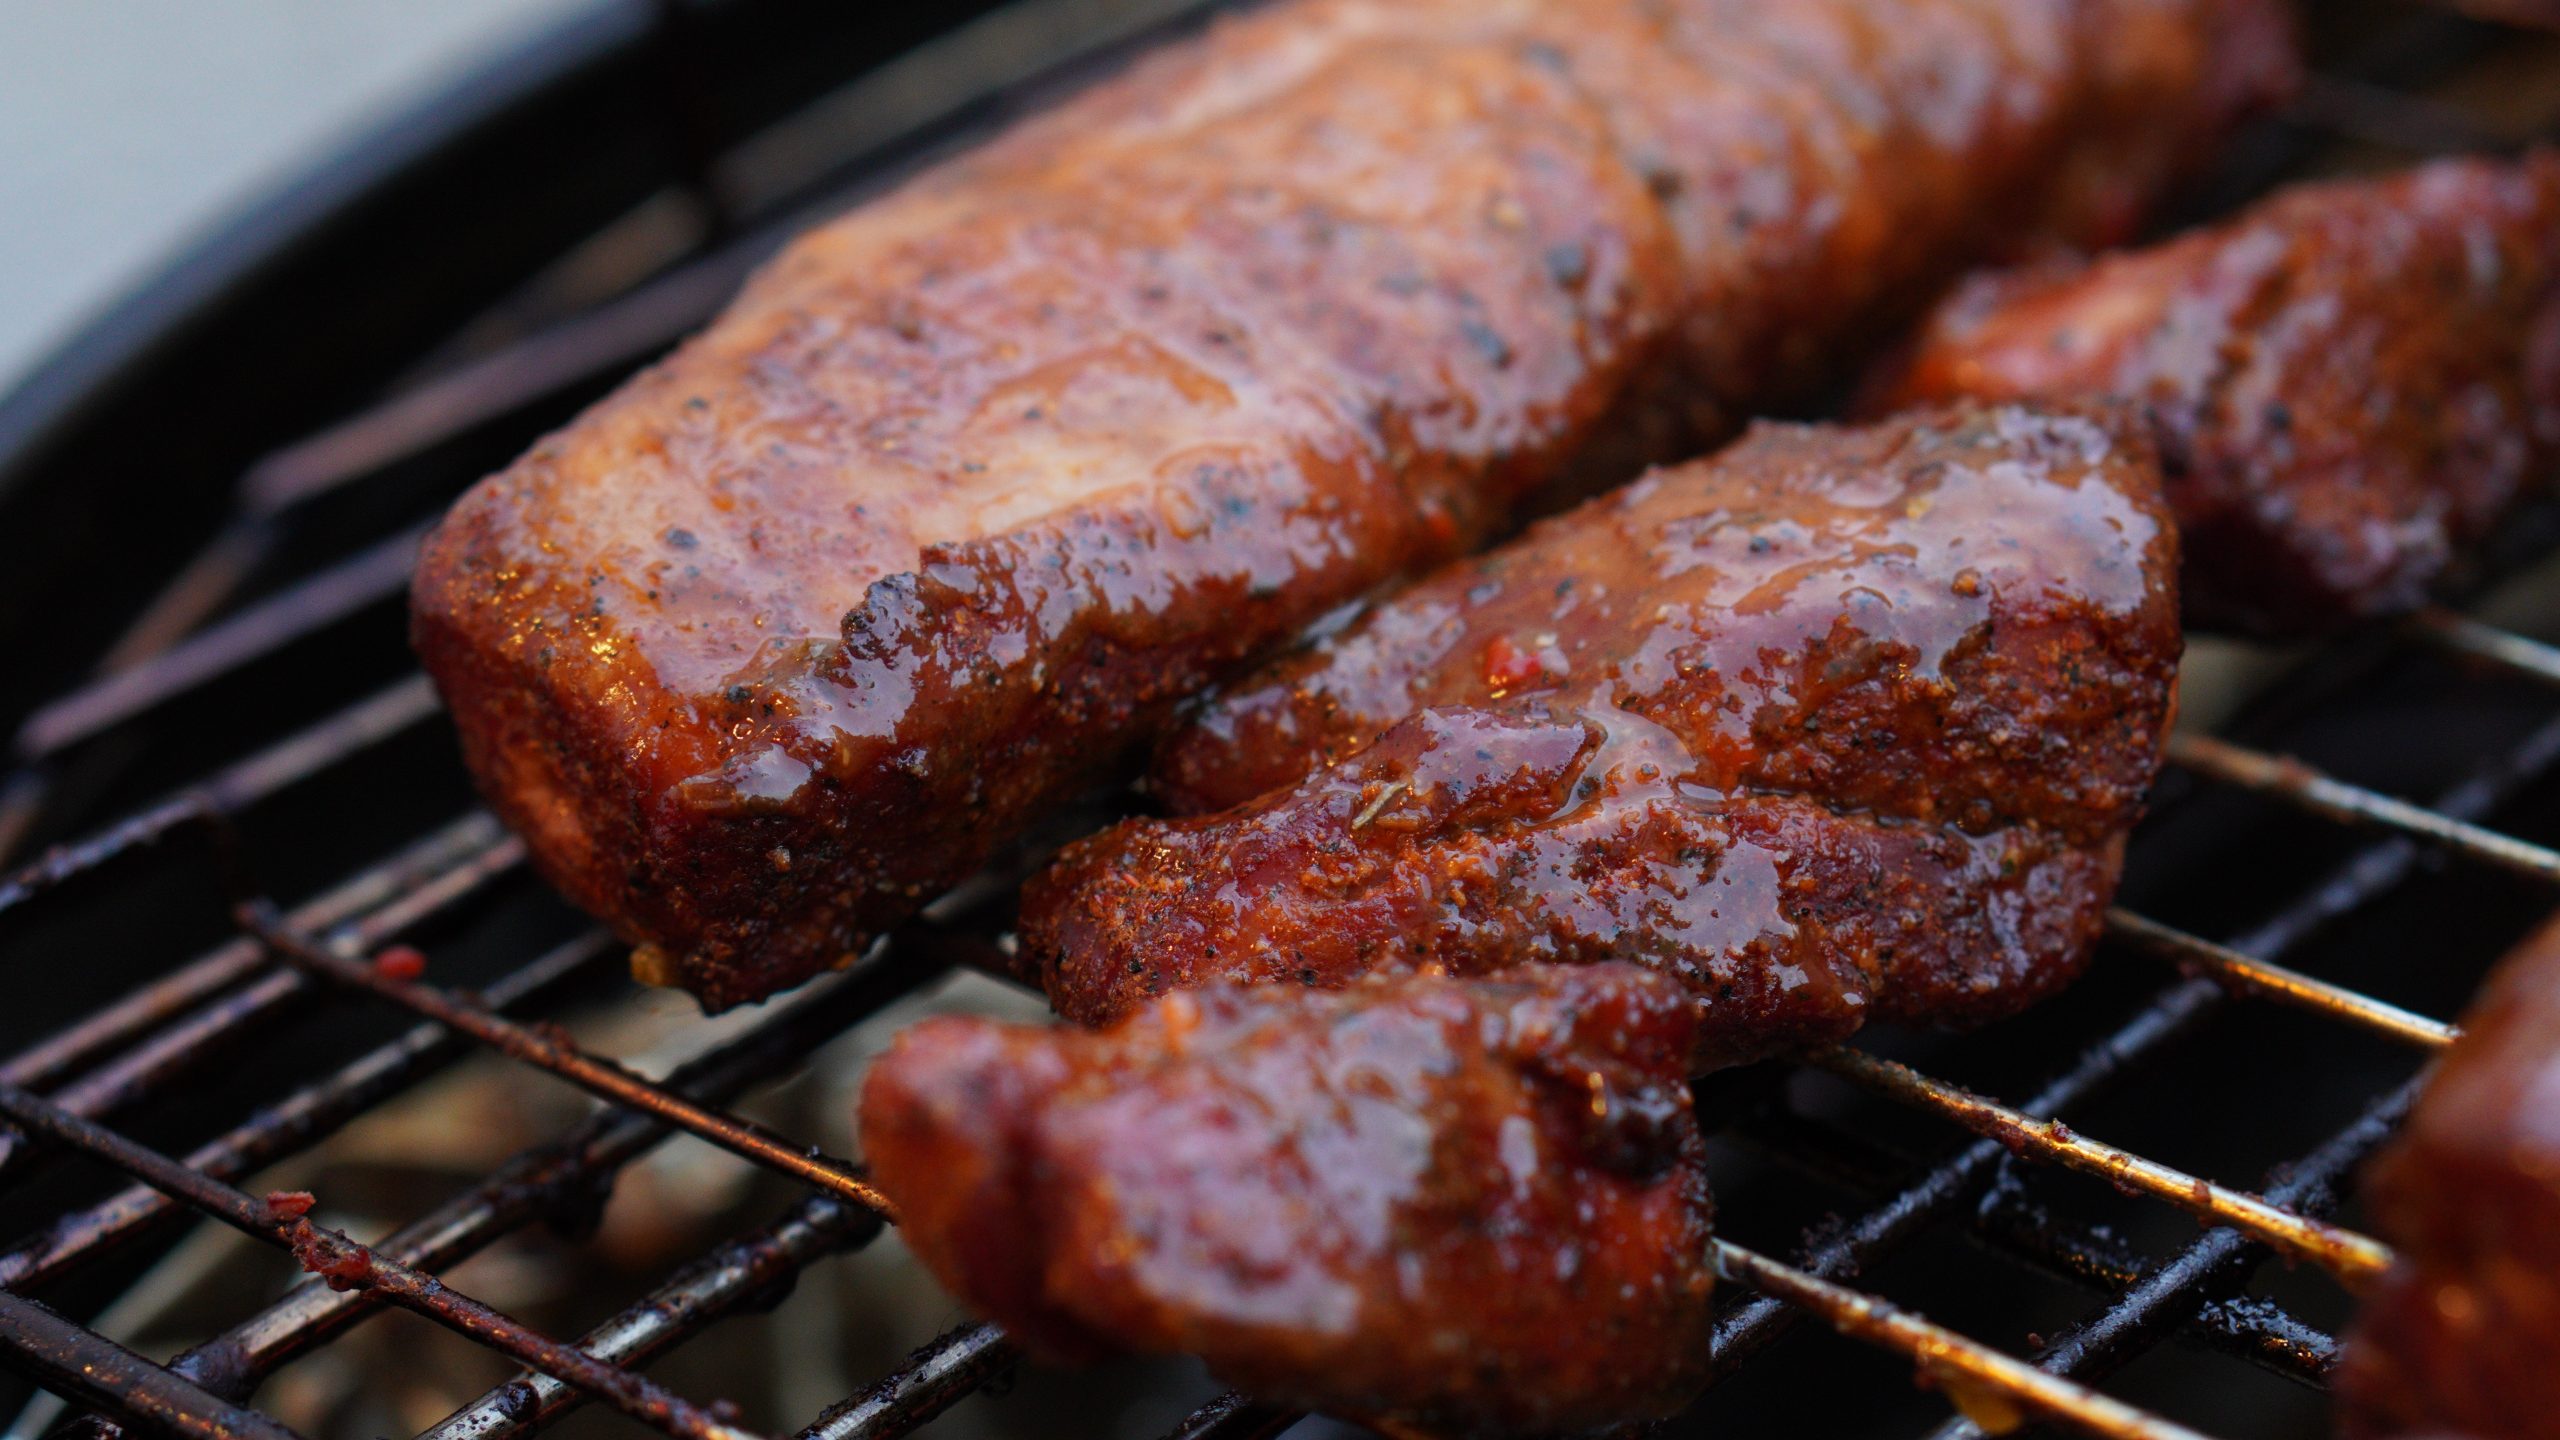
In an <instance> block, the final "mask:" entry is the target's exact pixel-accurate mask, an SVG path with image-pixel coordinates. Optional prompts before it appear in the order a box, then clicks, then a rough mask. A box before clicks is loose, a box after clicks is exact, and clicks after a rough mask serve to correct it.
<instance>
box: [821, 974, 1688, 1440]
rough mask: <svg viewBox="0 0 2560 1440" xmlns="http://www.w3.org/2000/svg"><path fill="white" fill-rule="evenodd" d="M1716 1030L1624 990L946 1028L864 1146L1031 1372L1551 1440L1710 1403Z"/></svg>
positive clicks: (1228, 1005) (923, 1050) (1429, 979)
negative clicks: (1697, 1061) (1042, 1359)
mask: <svg viewBox="0 0 2560 1440" xmlns="http://www.w3.org/2000/svg"><path fill="white" fill-rule="evenodd" d="M1695 1023H1696V1022H1695V1017H1694V1012H1693V1009H1692V1006H1691V1003H1690V1000H1689V997H1688V996H1687V995H1686V994H1685V993H1684V992H1682V991H1681V990H1680V989H1679V987H1677V986H1675V985H1672V984H1670V983H1668V982H1666V981H1664V980H1662V979H1660V978H1659V977H1657V976H1653V975H1650V974H1647V973H1645V972H1643V971H1640V970H1636V969H1633V968H1630V967H1626V966H1598V967H1589V968H1579V969H1561V968H1556V967H1533V968H1529V969H1524V970H1521V971H1517V972H1513V973H1511V974H1508V975H1501V976H1494V977H1488V978H1486V979H1481V980H1453V979H1449V978H1446V977H1441V976H1405V977H1398V978H1395V979H1392V980H1385V979H1382V980H1379V981H1373V982H1371V983H1368V984H1364V985H1359V986H1355V987H1353V988H1351V989H1348V990H1344V991H1340V992H1319V991H1308V990H1302V989H1299V988H1297V987H1295V986H1289V987H1262V988H1257V989H1241V988H1234V987H1225V986H1212V987H1208V988H1205V989H1202V990H1199V991H1196V992H1189V993H1185V994H1181V995H1173V996H1168V997H1165V998H1164V999H1162V1000H1160V1001H1158V1002H1156V1003H1155V1004H1153V1005H1151V1006H1148V1007H1146V1008H1144V1009H1141V1010H1139V1011H1137V1012H1136V1013H1134V1014H1133V1015H1131V1016H1130V1017H1129V1018H1128V1019H1127V1020H1126V1021H1125V1022H1124V1023H1122V1024H1121V1025H1119V1026H1118V1027H1116V1028H1114V1029H1111V1030H1108V1031H1103V1032H1098V1033H1097V1032H1086V1031H1076V1030H1062V1029H1054V1028H1047V1027H1027V1026H1018V1025H1003V1024H997V1023H994V1022H991V1021H985V1020H977V1019H956V1018H946V1019H939V1020H930V1021H927V1022H925V1023H923V1024H921V1025H918V1026H916V1027H914V1028H912V1029H910V1030H908V1031H907V1032H906V1033H904V1034H903V1035H901V1036H899V1037H898V1040H897V1042H896V1043H895V1044H894V1045H893V1046H892V1047H891V1048H890V1050H889V1051H888V1053H887V1054H885V1055H883V1056H882V1057H881V1059H880V1060H879V1062H878V1063H877V1065H876V1066H875V1067H874V1068H873V1070H872V1072H871V1074H870V1075H869V1077H867V1080H866V1083H865V1084H864V1087H863V1092H862V1139H863V1146H864V1150H865V1153H866V1155H867V1157H868V1159H869V1160H870V1163H871V1165H872V1167H873V1169H874V1171H875V1173H876V1175H877V1177H878V1181H879V1184H880V1185H881V1187H882V1188H883V1189H884V1190H885V1191H887V1193H888V1194H889V1196H890V1197H891V1199H892V1200H893V1201H894V1202H895V1203H896V1205H897V1207H898V1212H899V1217H900V1227H901V1233H902V1234H903V1235H904V1236H905V1238H906V1241H907V1243H908V1244H909V1245H910V1246H912V1247H913V1248H914V1250H915V1252H916V1253H917V1254H918V1255H919V1256H921V1257H922V1258H923V1259H924V1261H925V1263H926V1264H927V1265H928V1266H930V1267H931V1268H932V1270H933V1272H934V1273H935V1274H936V1275H937V1276H939V1277H940V1278H941V1279H942V1281H943V1283H944V1284H945V1285H947V1286H949V1287H950V1288H951V1289H952V1290H953V1291H954V1292H955V1293H956V1294H958V1295H959V1296H961V1297H962V1298H963V1299H964V1300H965V1301H967V1302H968V1303H969V1304H970V1305H971V1306H973V1307H974V1308H976V1309H977V1310H978V1311H980V1312H981V1313H982V1314H984V1315H986V1316H988V1317H990V1318H992V1319H995V1320H997V1321H999V1322H1001V1323H1002V1324H1003V1325H1004V1326H1005V1328H1006V1330H1007V1332H1008V1333H1010V1334H1011V1335H1012V1336H1013V1337H1014V1338H1016V1339H1018V1340H1020V1341H1022V1342H1023V1343H1025V1344H1027V1345H1029V1346H1030V1347H1032V1348H1033V1349H1034V1350H1036V1351H1039V1352H1042V1353H1044V1354H1047V1355H1050V1356H1053V1357H1057V1358H1064V1359H1089V1358H1094V1357H1097V1356H1100V1355H1104V1354H1108V1353H1113V1352H1117V1351H1129V1350H1134V1351H1142V1352H1155V1351H1181V1352H1189V1353H1194V1354H1197V1355H1199V1356H1201V1357H1202V1358H1204V1359H1205V1360H1207V1362H1208V1364H1209V1367H1210V1369H1211V1370H1213V1371H1215V1372H1216V1373H1217V1374H1218V1375H1219V1376H1220V1377H1221V1378H1223V1379H1225V1380H1227V1381H1229V1382H1231V1383H1233V1384H1235V1385H1237V1386H1239V1387H1241V1388H1243V1389H1245V1390H1247V1391H1249V1392H1250V1393H1252V1394H1254V1395H1257V1396H1260V1397H1264V1398H1267V1399H1272V1400H1278V1401H1283V1402H1286V1403H1290V1404H1296V1405H1304V1406H1309V1407H1313V1408H1319V1409H1323V1410H1327V1411H1331V1412H1333V1413H1335V1414H1340V1415H1349V1416H1355V1417H1361V1418H1369V1419H1377V1418H1384V1417H1388V1416H1394V1417H1398V1418H1403V1419H1407V1420H1412V1421H1418V1422H1420V1423H1423V1424H1426V1425H1432V1426H1447V1427H1450V1428H1453V1429H1456V1430H1459V1431H1462V1432H1481V1431H1498V1432H1510V1433H1524V1434H1554V1433H1558V1432H1561V1431H1563V1430H1567V1429H1571V1428H1577V1427H1584V1426H1596V1425H1601V1424H1604V1423H1615V1422H1618V1421H1625V1420H1634V1419H1642V1418H1647V1417H1651V1416H1656V1415H1661V1414H1665V1413H1668V1412H1669V1411H1671V1410H1672V1409H1675V1408H1677V1407H1678V1406H1679V1405H1680V1404H1681V1403H1682V1402H1683V1401H1684V1400H1686V1399H1687V1398H1688V1397H1689V1396H1690V1395H1691V1394H1692V1393H1693V1392H1694V1391H1696V1389H1697V1388H1698V1387H1699V1386H1700V1385H1702V1384H1703V1383H1704V1379H1705V1376H1704V1367H1705V1364H1706V1359H1707V1333H1708V1330H1709V1328H1710V1327H1709V1320H1710V1313H1709V1307H1708V1303H1707V1302H1708V1288H1709V1283H1710V1266H1711V1257H1710V1256H1709V1254H1708V1242H1709V1238H1710V1237H1709V1231H1708V1207H1707V1187H1706V1175H1705V1169H1704V1154H1703V1149H1702V1145H1701V1142H1700V1140H1699V1136H1698V1131H1697V1126H1696V1123H1695V1121H1694V1120H1693V1119H1692V1118H1691V1116H1690V1112H1689V1092H1688V1088H1687V1083H1686V1079H1685V1077H1686V1075H1687V1073H1688V1066H1689V1063H1690V1060H1691V1052H1692V1047H1693V1045H1694V1043H1695V1034H1694V1031H1695Z"/></svg>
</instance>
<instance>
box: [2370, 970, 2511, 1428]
mask: <svg viewBox="0 0 2560 1440" xmlns="http://www.w3.org/2000/svg"><path fill="white" fill-rule="evenodd" d="M2365 1202H2366V1206H2367V1209H2368V1210H2369V1211H2370V1213H2371V1215H2372V1220H2373V1225H2374V1228H2375V1229H2376V1230H2378V1231H2380V1232H2381V1234H2382V1236H2383V1238H2385V1239H2387V1240H2389V1241H2390V1242H2391V1243H2392V1244H2393V1245H2395V1246H2397V1247H2398V1248H2399V1251H2400V1263H2399V1264H2398V1265H2397V1266H2395V1267H2393V1269H2392V1270H2391V1271H2390V1273H2389V1274H2388V1275H2386V1276H2385V1277H2384V1279H2383V1282H2382V1284H2381V1285H2380V1286H2379V1287H2378V1288H2377V1289H2376V1290H2375V1291H2374V1293H2372V1294H2370V1295H2368V1296H2366V1297H2365V1301H2364V1307H2363V1311H2362V1313H2361V1314H2360V1316H2359V1317H2358V1320H2357V1324H2356V1331H2355V1333H2354V1335H2353V1336H2351V1337H2350V1338H2349V1340H2348V1343H2347V1347H2346V1354H2345V1358H2344V1360H2343V1362H2342V1363H2341V1365H2340V1368H2339V1371H2338V1377H2337V1384H2338V1393H2339V1399H2340V1402H2341V1413H2342V1415H2343V1417H2344V1420H2345V1424H2344V1426H2343V1429H2344V1430H2345V1432H2346V1433H2347V1434H2348V1435H2351V1436H2372V1437H2377V1440H2380V1437H2399V1436H2407V1435H2412V1434H2416V1433H2420V1432H2435V1431H2442V1432H2445V1433H2448V1434H2451V1433H2461V1434H2465V1435H2469V1436H2471V1437H2473V1440H2560V1371H2555V1370H2554V1369H2553V1368H2552V1359H2553V1357H2554V1356H2555V1355H2560V924H2554V925H2551V926H2547V927H2545V928H2544V929H2543V930H2542V931H2541V932H2540V933H2538V934H2536V935H2535V936H2533V937H2532V938H2531V939H2529V940H2527V941H2526V942H2525V943H2524V944H2523V945H2521V946H2519V947H2518V948H2517V950H2516V952H2515V953H2514V954H2512V955H2510V956H2509V957H2508V958H2507V959H2506V960H2505V961H2504V962H2502V963H2501V964H2500V965H2499V967H2498V970H2497V971H2496V973H2495V974H2493V975H2492V976H2491V977H2490V979H2489V983H2488V984H2487V986H2486V987H2485V988H2484V989H2483V990H2482V991H2481V994H2480V998H2479V999H2478V1000H2477V1001H2476V1002H2475V1003H2474V1004H2473V1005H2472V1007H2471V1011H2470V1013H2469V1014H2467V1015H2465V1016H2464V1017H2463V1018H2462V1038H2461V1039H2459V1040H2457V1041H2456V1042H2455V1043H2454V1045H2453V1048H2452V1049H2451V1050H2450V1051H2448V1052H2447V1053H2446V1055H2445V1057H2444V1059H2443V1060H2442V1061H2441V1062H2440V1063H2439V1064H2438V1065H2437V1067H2436V1072H2435V1074H2434V1076H2433V1077H2432V1078H2430V1079H2429V1080H2428V1081H2427V1083H2426V1087H2425V1089H2424V1090H2423V1091H2422V1092H2421V1093H2420V1094H2419V1097H2418V1104H2417V1108H2416V1109H2415V1110H2413V1111H2412V1112H2411V1113H2410V1116H2409V1121H2408V1124H2407V1126H2406V1127H2405V1128H2404V1129H2403V1130H2402V1132H2401V1134H2400V1136H2399V1137H2398V1138H2397V1139H2395V1140H2394V1141H2392V1143H2391V1145H2390V1147H2389V1148H2388V1149H2386V1150H2384V1151H2383V1153H2382V1154H2381V1155H2380V1156H2378V1157H2376V1159H2375V1161H2374V1164H2373V1166H2372V1168H2371V1170H2370V1172H2369V1173H2368V1174H2367V1175H2366V1177H2365Z"/></svg>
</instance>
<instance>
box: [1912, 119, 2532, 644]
mask: <svg viewBox="0 0 2560 1440" xmlns="http://www.w3.org/2000/svg"><path fill="white" fill-rule="evenodd" d="M1955 396H1973V397H1977V398H1982V399H1993V400H2000V399H2009V400H2015V399H2072V398H2086V397H2096V396H2114V397H2119V398H2121V399H2123V400H2125V401H2127V402H2129V403H2131V404H2133V405H2135V406H2137V407H2139V409H2140V410H2141V411H2142V413H2143V414H2144V415H2145V416H2146V417H2147V418H2148V419H2149V420H2150V422H2151V424H2152V426H2153V428H2154V429H2155V430H2156V431H2157V432H2158V439H2159V442H2160V449H2161V455H2162V458H2163V461H2164V463H2165V464H2166V466H2167V469H2168V476H2169V504H2170V506H2171V508H2172V509H2174V510H2175V511H2176V512H2177V516H2178V525H2179V528H2180V529H2181V530H2182V531H2183V532H2184V534H2185V537H2186V554H2187V576H2186V584H2185V590H2186V597H2187V615H2188V618H2189V619H2190V621H2192V622H2193V623H2195V624H2197V625H2201V626H2208V627H2215V628H2222V629H2230V630H2238V631H2243V632H2250V633H2258V634H2265V635H2277V636H2285V635H2298V634H2305V633H2312V632H2317V631H2321V630H2327V629H2334V628H2336V627H2338V626H2341V625H2344V624H2348V623H2351V622H2353V621H2357V620H2363V619H2369V618H2372V617H2375V616H2381V615H2390V614H2394V613H2397V612H2400V611H2404V610H2408V609H2410V608H2412V607H2414V606H2416V605H2417V604H2418V603H2419V602H2420V601H2422V600H2424V599H2425V598H2426V596H2427V594H2428V591H2429V589H2430V587H2431V586H2433V585H2435V584H2436V583H2437V582H2438V581H2439V579H2440V578H2441V577H2443V576H2444V574H2445V573H2446V571H2447V570H2448V568H2449V567H2451V566H2453V565H2454V564H2455V563H2456V562H2457V561H2458V560H2460V559H2461V558H2462V556H2463V554H2464V552H2465V550H2466V548H2467V547H2470V546H2472V545H2474V544H2476V543H2477V542H2478V541H2479V540H2480V539H2481V538H2482V537H2483V536H2485V535H2486V534H2488V532H2489V530H2490V528H2491V527H2492V526H2493V525H2494V524H2495V523H2496V521H2497V519H2498V517H2499V516H2500V515H2502V514H2504V513H2505V512H2506V510H2507V508H2508V507H2509V506H2510V505H2511V504H2513V503H2514V502H2515V500H2516V499H2517V497H2518V496H2519V495H2521V494H2523V493H2524V492H2525V491H2526V490H2527V489H2528V488H2530V487H2533V486H2537V485H2540V484H2543V483H2545V482H2546V481H2547V480H2548V479H2549V477H2550V474H2551V470H2552V466H2553V464H2554V462H2555V461H2560V153H2553V152H2548V151H2546V152H2542V153H2538V154H2534V155H2531V156H2528V157H2526V158H2525V159H2523V160H2520V161H2513V162H2506V161H2493V160H2470V159H2464V160H2446V161H2440V162H2438V163H2435V164H2431V165H2427V166H2423V167H2421V168H2419V169H2416V170H2411V171H2408V172H2405V173H2402V174H2396V175H2390V176H2385V177H2381V178H2376V179H2358V180H2344V181H2331V182H2327V183H2322V184H2312V185H2301V186H2296V187H2294V188H2292V189H2290V190H2286V191H2283V192H2281V193H2279V194H2277V195H2276V196H2274V197H2273V198H2271V199H2268V200H2266V201H2263V202H2261V203H2260V204H2258V205H2256V206H2255V207H2253V208H2251V209H2250V210H2248V211H2246V212H2244V213H2243V214H2241V215H2240V216H2239V217H2238V218H2236V219H2234V220H2231V221H2230V222H2228V223H2226V224H2223V225H2219V226H2216V227H2213V228H2211V229H2207V230H2202V231H2198V232H2196V233H2194V234H2191V235H2186V236H2183V237H2180V238H2178V239H2174V240H2171V241H2169V242H2167V243H2166V244H2163V245H2159V246H2156V247H2154V248H2151V249H2148V250H2137V251H2132V252H2128V253H2123V254H2116V255H2109V256H2106V257H2103V258H2101V259H2098V260H2095V261H2091V262H2088V263H2086V264H2078V265H2065V266H2060V267H2054V268H2046V269H2040V270H2033V271H2027V272H2022V273H2012V274H1995V275H1990V276H1987V277H1984V278H1980V279H1977V280H1975V281H1974V282H1972V283H1971V284H1969V285H1967V286H1966V287H1964V288H1963V289H1961V290H1959V291H1958V292H1957V293H1956V295H1955V296H1953V297H1952V298H1951V299H1949V300H1948V302H1947V303H1946V305H1945V306H1944V307H1943V308H1942V309H1941V310H1940V311H1939V312H1938V314H1937V315H1936V317H1935V318H1934V319H1933V320H1931V322H1930V323H1929V325H1928V327H1927V329H1926V330H1925V332H1924V334H1923V335H1922V338H1921V339H1920V341H1919V342H1918V345H1917V349H1916V352H1915V353H1914V354H1913V356H1912V358H1911V359H1910V361H1909V363H1908V364H1907V366H1906V367H1904V368H1903V369H1902V370H1901V371H1900V373H1899V375H1898V376H1897V377H1895V378H1892V379H1890V380H1888V381H1886V382H1884V383H1882V384H1881V385H1880V386H1879V388H1878V393H1877V395H1876V397H1875V401H1874V407H1875V408H1877V409H1879V410H1883V409H1891V408H1893V407H1895V406H1899V405H1903V404H1910V403H1915V402H1921V401H1935V400H1945V399H1948V398H1950V397H1955Z"/></svg>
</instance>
